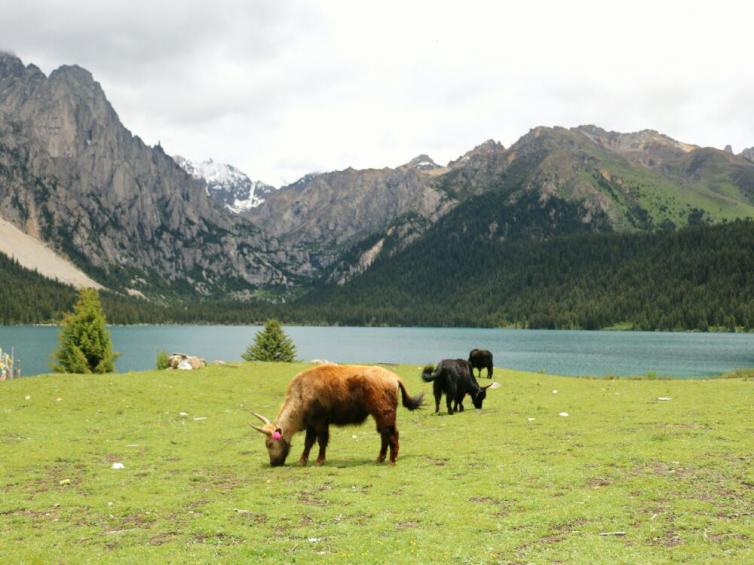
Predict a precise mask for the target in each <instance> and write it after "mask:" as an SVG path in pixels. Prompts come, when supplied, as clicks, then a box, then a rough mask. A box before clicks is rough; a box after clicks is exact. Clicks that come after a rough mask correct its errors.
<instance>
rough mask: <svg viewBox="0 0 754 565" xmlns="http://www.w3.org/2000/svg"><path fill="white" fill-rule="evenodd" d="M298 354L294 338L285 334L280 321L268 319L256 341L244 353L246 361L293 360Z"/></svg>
mask: <svg viewBox="0 0 754 565" xmlns="http://www.w3.org/2000/svg"><path fill="white" fill-rule="evenodd" d="M295 356H296V346H295V345H294V344H293V340H292V339H291V338H290V337H288V336H287V335H285V332H283V328H282V327H281V326H280V322H278V321H277V320H267V321H266V322H265V324H264V329H263V330H261V331H259V332H257V335H256V336H255V337H254V343H252V344H251V345H249V347H248V348H247V349H246V351H245V352H244V354H243V355H241V357H243V358H244V359H245V360H246V361H285V362H288V363H290V362H292V361H293V360H294V358H295Z"/></svg>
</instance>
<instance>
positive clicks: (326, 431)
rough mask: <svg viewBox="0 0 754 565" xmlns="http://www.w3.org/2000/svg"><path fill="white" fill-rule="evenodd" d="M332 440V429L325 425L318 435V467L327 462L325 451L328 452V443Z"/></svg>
mask: <svg viewBox="0 0 754 565" xmlns="http://www.w3.org/2000/svg"><path fill="white" fill-rule="evenodd" d="M329 440H330V427H329V426H328V425H327V424H325V425H324V426H323V427H322V428H320V430H319V433H318V434H317V441H318V442H319V454H318V455H317V460H316V461H315V463H316V464H317V465H322V463H324V462H325V451H327V442H328V441H329Z"/></svg>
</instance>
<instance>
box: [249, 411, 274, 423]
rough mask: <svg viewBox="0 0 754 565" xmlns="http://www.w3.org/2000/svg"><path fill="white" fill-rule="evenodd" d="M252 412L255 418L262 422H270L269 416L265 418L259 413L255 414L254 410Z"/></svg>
mask: <svg viewBox="0 0 754 565" xmlns="http://www.w3.org/2000/svg"><path fill="white" fill-rule="evenodd" d="M252 414H254V416H256V417H257V418H259V419H260V420H262V422H264V423H265V424H271V423H272V422H270V420H269V418H265V417H264V416H262V415H261V414H257V413H256V412H252Z"/></svg>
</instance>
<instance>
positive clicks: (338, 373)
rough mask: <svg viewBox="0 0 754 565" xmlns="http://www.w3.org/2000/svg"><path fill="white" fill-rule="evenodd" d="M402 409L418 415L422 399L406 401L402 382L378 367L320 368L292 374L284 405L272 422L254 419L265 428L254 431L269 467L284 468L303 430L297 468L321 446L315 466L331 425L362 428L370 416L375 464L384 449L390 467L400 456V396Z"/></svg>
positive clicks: (321, 456) (322, 456) (322, 457)
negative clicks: (376, 441) (376, 444)
mask: <svg viewBox="0 0 754 565" xmlns="http://www.w3.org/2000/svg"><path fill="white" fill-rule="evenodd" d="M399 391H400V394H401V397H402V400H403V406H405V407H406V408H408V409H409V410H416V409H417V408H419V407H420V406H421V404H422V399H423V396H424V395H423V394H420V395H418V396H410V395H409V393H408V391H407V390H406V386H405V385H404V384H403V381H402V380H401V378H400V377H399V376H398V375H396V374H395V373H391V372H390V371H388V370H387V369H383V368H382V367H362V366H356V365H332V364H327V365H320V366H318V367H314V368H313V369H309V370H307V371H304V372H302V373H299V374H298V375H296V376H295V377H294V378H293V380H292V381H291V382H290V384H289V385H288V390H287V391H286V393H285V400H284V402H283V406H282V407H281V408H280V412H278V415H277V418H275V421H274V422H270V420H268V419H267V418H265V417H264V416H260V415H259V414H256V413H254V415H255V416H256V417H257V418H259V419H260V420H262V422H264V426H262V427H261V428H260V427H257V426H254V425H252V427H253V428H254V429H255V430H257V431H258V432H261V433H263V434H264V435H265V436H266V437H265V445H266V447H267V451H268V453H269V456H270V465H272V466H273V467H275V466H278V465H283V464H284V463H285V459H286V457H288V452H289V451H290V448H291V439H292V438H293V436H294V434H295V433H296V432H298V431H300V430H306V439H305V440H304V451H303V453H302V454H301V459H300V460H299V463H301V464H302V465H306V462H307V461H308V459H309V451H310V450H311V448H312V446H313V445H314V442H315V441H317V442H319V454H318V455H317V465H321V464H322V463H324V462H325V450H326V449H327V442H328V439H329V437H330V431H329V429H330V424H332V425H335V426H347V425H350V424H361V423H363V422H364V420H366V419H367V417H368V416H372V417H373V418H374V419H375V422H376V423H377V432H378V433H379V434H380V436H381V438H382V445H381V447H380V454H379V456H378V457H377V461H378V462H379V463H381V462H383V461H385V456H386V454H387V449H388V446H389V447H390V463H391V464H395V460H396V458H397V457H398V448H399V445H398V428H397V426H396V424H395V419H396V411H397V408H398V394H399Z"/></svg>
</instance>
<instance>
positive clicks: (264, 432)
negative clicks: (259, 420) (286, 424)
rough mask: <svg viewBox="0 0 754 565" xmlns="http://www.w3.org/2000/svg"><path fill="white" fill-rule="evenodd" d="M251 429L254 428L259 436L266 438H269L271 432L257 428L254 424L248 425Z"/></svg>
mask: <svg viewBox="0 0 754 565" xmlns="http://www.w3.org/2000/svg"><path fill="white" fill-rule="evenodd" d="M249 425H250V426H251V427H252V428H254V429H255V430H256V431H258V432H259V433H260V434H264V435H266V436H271V435H272V432H271V431H270V430H265V429H264V428H260V427H259V426H255V425H254V424H249Z"/></svg>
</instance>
